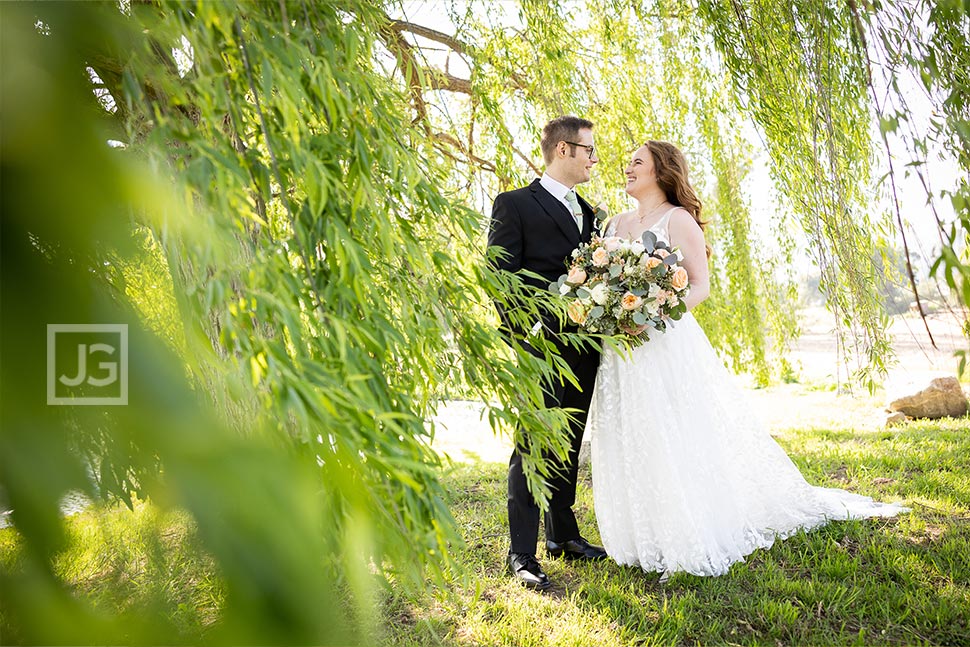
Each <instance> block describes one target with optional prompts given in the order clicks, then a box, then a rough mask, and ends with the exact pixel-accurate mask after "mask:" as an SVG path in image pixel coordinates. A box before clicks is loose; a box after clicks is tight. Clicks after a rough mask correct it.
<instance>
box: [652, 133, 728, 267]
mask: <svg viewBox="0 0 970 647" xmlns="http://www.w3.org/2000/svg"><path fill="white" fill-rule="evenodd" d="M643 145H644V146H646V147H647V149H648V150H649V151H650V155H652V156H653V168H654V173H655V175H656V176H657V185H658V186H659V187H660V189H661V190H662V191H663V192H664V194H665V195H666V196H667V202H669V203H670V204H673V205H676V206H678V207H683V209H684V210H685V211H687V213H689V214H690V215H691V216H692V217H693V218H694V221H695V222H696V223H697V225H698V226H699V227H700V228H701V231H704V229H705V228H706V227H707V221H706V220H701V209H702V208H703V205H702V204H701V199H700V198H698V197H697V192H696V191H694V187H692V186H691V185H690V181H689V180H688V179H687V158H686V157H684V154H683V153H682V152H681V151H680V149H679V148H677V147H676V146H674V145H673V144H671V143H670V142H661V141H655V140H652V139H651V140H649V141H647V142H645V143H644V144H643ZM706 246H707V256H708V258H710V256H711V246H710V245H709V244H708V245H706Z"/></svg>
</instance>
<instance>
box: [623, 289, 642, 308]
mask: <svg viewBox="0 0 970 647" xmlns="http://www.w3.org/2000/svg"><path fill="white" fill-rule="evenodd" d="M641 305H643V299H641V298H640V297H638V296H637V295H635V294H633V293H632V292H627V293H626V294H624V295H623V298H622V299H620V307H621V308H623V309H624V310H636V309H637V308H639V307H640V306H641Z"/></svg>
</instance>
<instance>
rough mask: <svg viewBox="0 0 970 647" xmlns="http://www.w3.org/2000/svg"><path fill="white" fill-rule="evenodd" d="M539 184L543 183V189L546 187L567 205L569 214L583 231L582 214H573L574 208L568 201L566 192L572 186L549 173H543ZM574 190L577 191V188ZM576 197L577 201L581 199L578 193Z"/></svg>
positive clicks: (553, 195)
mask: <svg viewBox="0 0 970 647" xmlns="http://www.w3.org/2000/svg"><path fill="white" fill-rule="evenodd" d="M539 184H540V185H542V188H543V189H545V190H546V191H548V192H549V193H550V194H552V197H554V198H555V199H556V200H559V202H561V203H562V204H563V206H564V207H566V211H568V212H569V215H571V216H573V222H575V223H576V226H577V227H579V231H580V232H582V231H583V217H582V215H580V216H579V217H578V218H577V217H576V216H575V214H573V208H572V207H571V206H570V205H569V203H568V202H566V194H567V193H569V191H570V188H569V187H568V186H566V185H565V184H563V183H562V182H560V181H559V180H555V179H553V178H552V177H550V176H549V174H548V173H543V174H542V177H541V178H539ZM572 190H573V191H575V188H574V189H572ZM576 199H577V201H578V200H579V196H578V195H577V197H576Z"/></svg>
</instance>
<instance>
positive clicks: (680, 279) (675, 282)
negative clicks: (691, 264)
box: [670, 267, 688, 290]
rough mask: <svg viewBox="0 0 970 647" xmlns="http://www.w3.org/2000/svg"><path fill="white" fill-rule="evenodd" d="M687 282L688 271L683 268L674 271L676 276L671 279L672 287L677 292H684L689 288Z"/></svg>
mask: <svg viewBox="0 0 970 647" xmlns="http://www.w3.org/2000/svg"><path fill="white" fill-rule="evenodd" d="M687 282H688V277H687V270H685V269H684V268H682V267H678V268H677V269H676V270H674V275H673V276H672V277H670V285H671V287H673V288H674V289H675V290H683V289H684V288H686V287H687Z"/></svg>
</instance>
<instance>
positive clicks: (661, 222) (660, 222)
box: [654, 206, 680, 228]
mask: <svg viewBox="0 0 970 647" xmlns="http://www.w3.org/2000/svg"><path fill="white" fill-rule="evenodd" d="M678 209H680V207H676V206H675V207H674V208H673V209H668V210H667V213H665V214H664V215H662V216H661V217H660V220H658V221H657V224H655V225H654V227H660V226H661V225H663V226H664V228H666V226H667V220H668V219H669V218H670V214H672V213H673V212H675V211H677V210H678Z"/></svg>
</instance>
